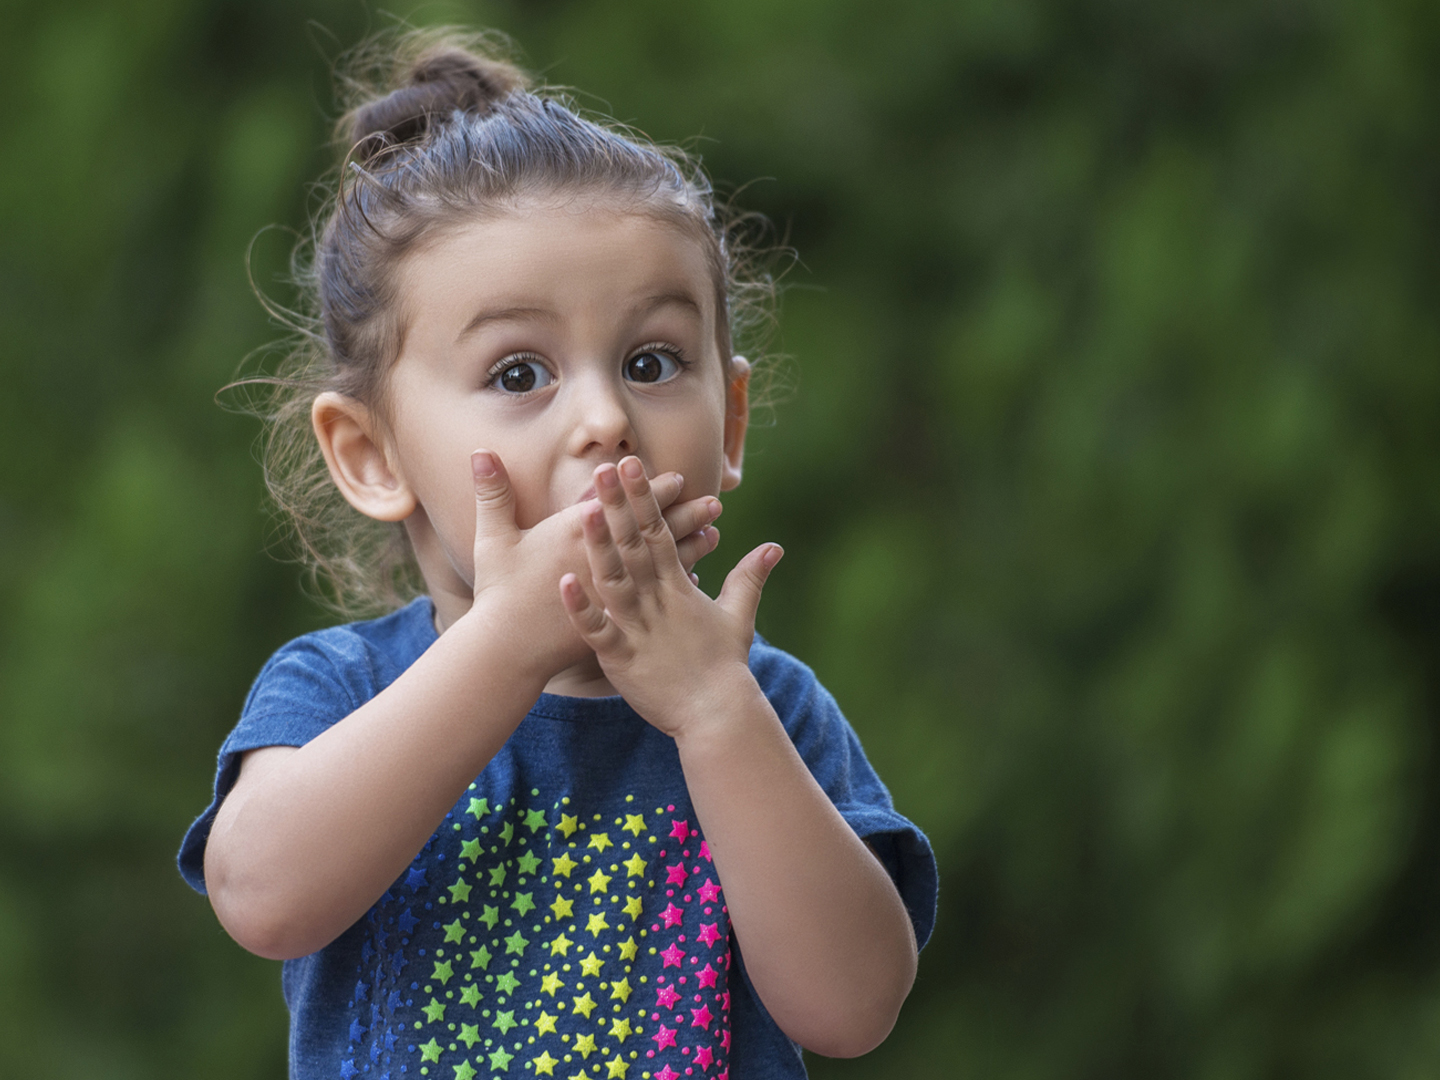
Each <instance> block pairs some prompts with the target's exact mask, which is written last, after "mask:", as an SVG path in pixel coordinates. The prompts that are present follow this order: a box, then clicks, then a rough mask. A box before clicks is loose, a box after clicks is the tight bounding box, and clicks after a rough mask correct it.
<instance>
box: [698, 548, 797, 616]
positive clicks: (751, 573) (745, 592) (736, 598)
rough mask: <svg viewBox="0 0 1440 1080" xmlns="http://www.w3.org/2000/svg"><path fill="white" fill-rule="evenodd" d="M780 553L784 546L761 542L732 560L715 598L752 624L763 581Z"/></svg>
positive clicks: (763, 584) (757, 608) (729, 610)
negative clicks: (734, 560) (746, 553)
mask: <svg viewBox="0 0 1440 1080" xmlns="http://www.w3.org/2000/svg"><path fill="white" fill-rule="evenodd" d="M784 554H785V549H784V548H782V547H781V546H780V545H779V544H761V545H760V546H759V547H758V548H756V549H755V550H754V551H752V552H750V554H749V555H746V556H745V557H744V558H743V559H741V560H740V561H739V562H738V563H736V564H735V569H733V570H731V571H730V573H729V574H728V575H727V576H726V578H725V584H724V586H722V587H721V589H720V595H719V596H718V597H716V598H715V602H716V603H717V604H719V605H720V606H721V607H722V608H724V609H725V610H726V611H728V612H729V613H730V614H731V615H734V616H736V617H737V618H743V619H744V620H745V623H746V625H748V626H751V627H753V626H754V625H755V613H756V612H757V611H758V610H760V593H761V591H762V590H763V589H764V588H765V581H766V579H767V578H769V576H770V571H771V570H773V569H775V564H776V563H778V562H779V561H780V557H781V556H782V555H784Z"/></svg>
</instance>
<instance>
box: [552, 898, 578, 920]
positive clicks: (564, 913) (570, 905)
mask: <svg viewBox="0 0 1440 1080" xmlns="http://www.w3.org/2000/svg"><path fill="white" fill-rule="evenodd" d="M550 910H551V911H553V912H554V913H555V921H556V922H559V921H560V920H561V919H569V918H573V917H574V915H575V901H574V900H566V899H565V898H564V897H563V896H557V897H556V898H555V902H554V903H553V904H551V905H550Z"/></svg>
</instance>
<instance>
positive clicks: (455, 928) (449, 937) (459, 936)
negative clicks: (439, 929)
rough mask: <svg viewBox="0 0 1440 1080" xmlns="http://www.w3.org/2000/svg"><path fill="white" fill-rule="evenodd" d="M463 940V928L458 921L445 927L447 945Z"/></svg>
mask: <svg viewBox="0 0 1440 1080" xmlns="http://www.w3.org/2000/svg"><path fill="white" fill-rule="evenodd" d="M464 939H465V927H464V925H462V924H461V922H460V920H459V919H456V920H455V921H454V922H452V923H451V924H450V925H449V926H447V927H445V941H446V943H447V944H448V943H449V942H452V941H454V942H456V943H458V942H461V941H463V940H464Z"/></svg>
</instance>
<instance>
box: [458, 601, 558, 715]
mask: <svg viewBox="0 0 1440 1080" xmlns="http://www.w3.org/2000/svg"><path fill="white" fill-rule="evenodd" d="M451 634H454V635H455V636H456V638H458V639H459V641H460V642H463V643H464V644H465V646H466V651H467V652H469V653H470V655H481V656H486V657H487V658H488V659H489V660H490V661H491V665H492V666H494V665H496V664H500V665H502V666H503V672H502V674H503V676H504V677H506V678H507V681H508V680H509V679H511V678H513V680H514V681H515V682H516V683H518V684H522V685H523V686H525V687H526V688H527V689H529V688H533V690H534V695H535V696H536V697H539V696H540V693H541V691H543V690H544V688H545V684H546V683H547V682H549V681H550V679H551V678H553V677H554V675H555V673H556V671H559V670H560V668H561V667H563V666H564V665H563V663H562V662H561V661H560V660H559V659H558V658H557V657H555V656H551V655H550V654H551V653H553V652H555V651H556V650H555V649H554V648H553V647H547V646H550V645H551V643H547V642H545V641H544V640H543V637H542V635H540V634H538V633H533V632H531V630H530V626H529V620H527V619H526V618H524V613H523V612H517V611H516V610H514V606H513V605H510V604H507V603H505V602H504V599H503V598H502V597H500V596H499V595H497V594H496V593H494V592H493V591H492V592H486V593H483V594H482V595H481V596H480V597H478V598H477V599H476V602H475V603H473V604H472V605H471V606H470V609H469V610H468V611H466V612H465V614H463V615H461V616H460V618H458V619H456V620H455V621H454V622H453V623H452V624H451V625H450V628H449V629H448V630H446V631H445V636H447V637H448V636H450V635H451ZM552 669H553V670H552Z"/></svg>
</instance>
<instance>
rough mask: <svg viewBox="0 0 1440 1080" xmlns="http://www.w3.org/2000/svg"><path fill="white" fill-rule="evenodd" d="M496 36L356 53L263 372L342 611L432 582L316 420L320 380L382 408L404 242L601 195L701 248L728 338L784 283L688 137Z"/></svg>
mask: <svg viewBox="0 0 1440 1080" xmlns="http://www.w3.org/2000/svg"><path fill="white" fill-rule="evenodd" d="M500 44H502V43H501V42H498V41H497V39H496V38H495V37H493V36H488V35H476V34H461V33H458V32H455V31H449V30H447V31H410V32H407V33H403V34H398V35H387V36H385V37H383V38H379V39H376V40H374V41H372V42H370V43H368V44H367V45H366V46H363V47H362V48H361V49H360V50H358V51H357V52H356V53H355V54H353V56H352V57H351V62H350V64H349V65H348V67H349V70H350V72H351V73H350V74H349V75H346V76H343V77H342V79H341V86H342V88H343V89H344V91H345V92H346V96H347V97H348V98H349V99H350V101H349V104H350V108H349V110H348V111H347V112H346V113H345V114H344V116H343V117H342V118H341V120H340V122H339V124H338V125H337V129H336V135H337V140H338V141H339V142H340V144H341V146H342V147H343V148H344V150H345V153H344V155H343V158H342V160H341V163H340V166H339V170H338V173H337V175H336V176H335V179H334V182H333V184H332V186H331V187H330V189H329V194H328V196H327V198H326V199H325V202H324V204H323V205H322V207H321V208H320V210H319V212H318V213H317V215H316V217H315V220H314V223H313V228H312V233H311V237H310V238H309V239H308V240H307V241H305V242H302V244H301V246H300V247H299V248H298V249H297V251H296V256H295V258H294V260H293V267H292V269H293V272H294V277H295V281H296V283H297V285H298V287H299V290H300V293H301V303H300V305H299V314H298V316H297V315H296V314H295V313H289V312H281V311H280V309H278V308H276V307H275V306H274V305H270V308H271V310H272V312H275V313H277V314H280V315H281V316H282V317H285V318H286V321H287V322H288V323H289V325H291V327H292V328H294V329H295V330H297V331H298V335H297V340H296V344H295V347H294V348H293V349H292V350H291V351H290V352H289V354H288V355H287V357H286V359H285V361H284V363H283V364H282V366H281V369H280V371H279V372H278V373H277V374H276V375H275V376H273V377H260V378H256V379H248V380H242V383H241V385H246V386H254V385H256V384H261V385H263V386H264V387H266V388H267V394H266V395H265V396H266V405H265V406H264V408H263V410H257V411H261V413H262V417H263V419H264V421H265V424H266V436H265V440H264V454H263V461H264V466H265V480H266V485H267V487H268V488H269V490H270V494H271V496H272V497H273V499H274V501H275V503H276V505H277V507H278V509H279V510H280V511H281V513H282V515H283V517H284V518H285V519H287V523H288V524H289V526H290V528H291V532H292V534H293V536H294V539H295V540H296V541H297V546H298V548H299V551H300V555H301V558H302V560H303V561H304V563H305V564H306V565H307V566H308V568H309V569H310V571H311V574H312V579H313V582H314V583H315V584H316V585H318V586H319V590H320V593H321V596H322V597H323V598H324V599H325V600H326V601H327V602H328V603H329V604H330V605H331V606H332V607H334V608H336V609H337V610H338V611H340V612H341V613H343V614H346V615H349V616H354V615H358V614H362V613H370V612H376V611H384V610H388V609H391V608H393V607H396V606H398V605H399V604H401V603H403V602H405V601H406V600H408V599H410V598H412V597H413V596H415V595H417V594H418V593H419V592H420V591H421V588H422V585H423V583H422V582H421V581H420V578H419V572H418V568H417V567H416V565H415V560H414V557H413V554H412V552H411V551H410V548H409V543H408V541H407V539H406V536H405V532H404V529H403V527H402V526H401V525H399V524H395V523H384V522H376V521H371V520H370V519H368V518H365V517H364V516H363V515H361V514H359V513H358V512H356V511H354V510H353V509H352V508H351V507H350V506H349V505H348V504H347V503H345V501H344V500H343V498H342V497H341V496H340V494H339V492H338V491H337V490H336V488H335V486H334V484H333V483H332V482H331V481H330V477H329V473H328V470H327V469H326V466H325V461H324V458H323V457H322V455H321V453H320V449H319V446H318V445H317V443H316V440H315V438H314V435H313V433H312V431H311V427H310V406H311V402H313V401H314V399H315V396H316V395H317V394H319V393H321V392H323V391H327V390H333V391H338V392H340V393H342V394H346V395H348V396H350V397H352V398H354V399H356V400H357V401H360V402H362V403H364V404H365V405H366V406H367V407H369V408H370V409H371V410H372V412H373V413H374V414H375V415H376V416H377V417H379V418H380V419H381V421H382V422H383V421H384V418H385V416H386V401H385V388H386V384H387V374H388V372H389V370H390V366H391V365H392V363H393V362H394V360H395V358H396V356H397V355H398V352H399V348H400V343H401V337H402V334H403V332H404V324H403V317H404V313H403V312H402V311H401V310H400V305H399V287H398V277H399V271H400V268H401V266H402V263H403V261H404V260H405V258H406V257H407V256H408V255H410V254H411V253H413V252H415V251H416V250H417V249H419V248H420V247H421V246H422V245H424V244H426V243H427V242H429V241H431V240H432V239H434V238H435V237H436V236H438V235H441V234H443V232H444V231H445V230H446V229H448V228H452V227H454V226H455V225H457V224H459V223H462V222H464V221H467V220H473V219H474V218H475V217H476V216H477V215H483V214H486V213H493V212H497V211H498V212H503V211H505V210H511V209H515V208H517V207H522V206H529V205H533V204H534V203H535V202H536V201H537V200H544V201H545V202H549V201H550V200H557V201H558V200H565V199H569V198H574V197H577V196H578V197H596V198H599V199H600V200H602V201H603V202H604V203H606V204H610V205H617V204H618V205H620V206H622V207H624V208H625V209H627V210H634V211H639V212H642V213H646V214H650V215H654V216H656V217H658V218H660V219H662V220H664V221H668V222H670V223H673V224H674V225H675V226H676V227H678V228H680V229H682V230H684V231H685V232H686V233H687V234H688V235H690V236H693V237H694V238H695V240H696V241H697V242H698V243H699V244H700V245H701V247H702V248H703V249H704V252H705V255H706V257H707V260H708V262H709V265H710V268H711V271H712V275H713V278H714V282H715V305H716V312H717V318H716V323H717V338H718V341H717V344H718V346H719V350H720V355H721V356H722V357H729V356H730V354H731V344H732V338H733V337H734V336H735V335H736V334H737V333H739V332H741V331H742V330H748V329H750V328H751V327H753V326H755V325H759V324H761V323H763V322H764V321H765V319H766V317H767V315H768V311H769V307H770V302H771V300H772V299H773V295H774V287H773V282H772V279H771V277H770V275H769V274H768V273H766V272H765V271H764V267H763V265H762V262H761V260H759V259H757V258H756V257H755V256H753V255H752V254H750V253H749V252H748V250H747V251H745V252H742V251H741V250H740V249H741V248H742V247H743V246H744V245H743V244H742V243H741V242H740V240H739V236H738V233H739V230H740V228H741V227H742V226H748V225H749V224H750V223H751V222H752V221H753V220H754V219H752V218H741V217H732V216H730V215H729V214H727V213H726V212H724V211H723V210H722V209H719V208H717V207H716V205H715V199H714V194H713V191H712V188H711V186H710V183H709V181H708V180H707V179H706V178H705V175H704V173H703V172H701V170H700V168H699V166H698V163H697V162H696V161H694V160H693V159H692V158H690V157H689V156H688V155H686V154H685V153H684V152H683V151H680V150H677V149H675V148H672V147H661V146H657V145H656V144H654V143H653V142H651V141H649V140H648V139H646V138H644V137H643V136H641V135H639V134H637V133H636V132H634V131H631V130H628V129H625V128H622V127H621V126H620V125H618V124H616V123H613V122H608V121H605V122H598V121H595V120H591V119H586V118H584V117H582V116H580V115H578V113H577V111H576V109H575V107H574V105H573V104H572V103H571V102H569V101H568V100H567V99H565V98H563V97H561V96H559V95H558V94H557V93H555V92H552V91H546V90H536V89H532V88H531V85H530V80H529V79H528V77H527V76H526V75H525V74H524V73H523V72H522V71H521V70H520V69H519V68H517V67H516V66H514V65H513V64H511V63H509V62H508V61H507V60H505V59H503V58H502V56H503V53H502V50H501V49H500V48H498V47H497V46H498V45H500Z"/></svg>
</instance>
